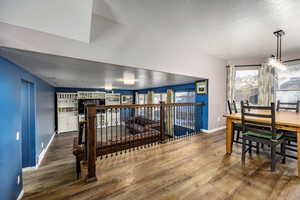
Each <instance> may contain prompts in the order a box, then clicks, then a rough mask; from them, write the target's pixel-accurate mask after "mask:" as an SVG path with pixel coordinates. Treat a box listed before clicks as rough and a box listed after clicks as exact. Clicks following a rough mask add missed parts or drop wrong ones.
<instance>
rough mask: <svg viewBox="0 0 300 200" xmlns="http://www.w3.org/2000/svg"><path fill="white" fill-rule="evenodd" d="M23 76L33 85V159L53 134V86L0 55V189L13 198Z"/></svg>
mask: <svg viewBox="0 0 300 200" xmlns="http://www.w3.org/2000/svg"><path fill="white" fill-rule="evenodd" d="M22 80H26V81H29V82H32V83H34V86H35V102H36V105H35V108H36V117H35V119H36V120H35V121H36V138H35V140H36V145H35V147H32V148H35V150H36V162H37V161H38V156H39V154H40V153H41V151H42V145H41V144H42V143H44V148H45V147H46V146H47V144H48V143H49V141H50V139H51V137H52V135H53V134H54V91H55V90H54V87H52V86H50V85H49V84H48V83H46V82H44V81H43V80H41V79H39V78H37V77H35V76H34V75H32V74H31V73H29V72H27V71H26V70H24V69H23V68H21V67H19V66H17V65H15V64H14V63H12V62H10V61H8V60H6V59H4V58H2V57H0V111H1V115H0V127H1V131H0V177H1V184H0V191H1V194H0V196H1V199H5V200H15V199H16V198H17V197H18V195H19V193H20V192H21V190H22V182H21V183H20V184H19V185H17V177H18V175H20V177H21V180H22V151H21V139H19V140H18V141H17V140H16V133H17V132H20V133H21V83H22Z"/></svg>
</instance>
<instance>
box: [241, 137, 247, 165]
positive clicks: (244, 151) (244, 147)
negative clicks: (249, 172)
mask: <svg viewBox="0 0 300 200" xmlns="http://www.w3.org/2000/svg"><path fill="white" fill-rule="evenodd" d="M245 160H246V139H245V137H243V146H242V167H245Z"/></svg>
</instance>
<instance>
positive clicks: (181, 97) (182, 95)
mask: <svg viewBox="0 0 300 200" xmlns="http://www.w3.org/2000/svg"><path fill="white" fill-rule="evenodd" d="M195 98H196V96H195V92H194V91H187V92H175V103H192V102H195V100H196V99H195ZM178 109H179V110H178V111H177V110H175V113H176V115H175V125H178V126H186V128H193V127H194V125H195V116H194V115H195V111H194V109H193V108H192V107H190V108H188V107H183V108H178Z"/></svg>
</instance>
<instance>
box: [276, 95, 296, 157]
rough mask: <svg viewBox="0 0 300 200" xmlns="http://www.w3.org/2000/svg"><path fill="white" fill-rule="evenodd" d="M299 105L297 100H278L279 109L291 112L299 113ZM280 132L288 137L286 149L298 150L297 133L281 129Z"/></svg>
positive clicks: (287, 155)
mask: <svg viewBox="0 0 300 200" xmlns="http://www.w3.org/2000/svg"><path fill="white" fill-rule="evenodd" d="M299 105H300V101H297V102H293V103H291V102H280V101H277V109H276V110H277V111H278V112H280V111H291V112H296V113H299ZM279 131H280V132H283V133H284V137H285V139H286V150H288V151H292V152H297V151H298V150H297V133H296V132H293V131H288V130H279ZM286 157H289V158H294V159H297V157H296V156H294V155H290V154H286Z"/></svg>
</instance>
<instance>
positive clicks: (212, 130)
mask: <svg viewBox="0 0 300 200" xmlns="http://www.w3.org/2000/svg"><path fill="white" fill-rule="evenodd" d="M225 128H226V126H221V127H219V128H214V129H210V130H207V129H202V130H201V131H202V132H204V133H214V132H217V131H221V130H224V129H225Z"/></svg>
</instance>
